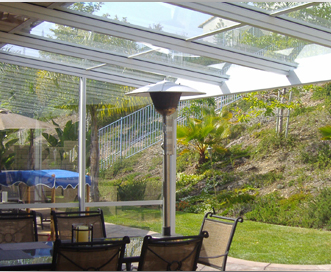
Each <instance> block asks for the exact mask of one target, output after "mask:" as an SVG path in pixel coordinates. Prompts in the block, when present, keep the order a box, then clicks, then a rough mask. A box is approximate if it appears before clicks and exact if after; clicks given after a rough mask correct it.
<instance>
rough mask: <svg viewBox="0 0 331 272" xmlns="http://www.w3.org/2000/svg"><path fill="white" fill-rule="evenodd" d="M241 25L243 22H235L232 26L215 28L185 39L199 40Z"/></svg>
mask: <svg viewBox="0 0 331 272" xmlns="http://www.w3.org/2000/svg"><path fill="white" fill-rule="evenodd" d="M241 26H243V24H234V25H232V26H228V27H223V28H220V29H217V30H214V31H210V32H207V33H204V34H201V35H198V36H194V37H191V38H187V39H186V40H185V41H193V40H197V39H202V38H205V37H209V36H212V35H216V34H218V33H222V32H225V31H229V30H232V29H236V28H238V27H241Z"/></svg>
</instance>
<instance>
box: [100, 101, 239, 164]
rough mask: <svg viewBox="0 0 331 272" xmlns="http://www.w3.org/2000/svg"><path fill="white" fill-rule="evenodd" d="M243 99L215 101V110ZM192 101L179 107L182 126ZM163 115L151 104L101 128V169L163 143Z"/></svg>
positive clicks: (178, 122) (185, 102)
mask: <svg viewBox="0 0 331 272" xmlns="http://www.w3.org/2000/svg"><path fill="white" fill-rule="evenodd" d="M238 99H240V96H239V95H227V96H222V97H218V98H215V102H216V110H218V111H219V110H221V109H222V107H224V106H225V105H227V104H230V103H232V102H234V101H236V100H238ZM189 105H190V101H181V102H180V103H179V105H178V118H177V124H183V123H184V122H185V118H183V117H182V116H181V112H182V110H183V108H184V107H186V106H189ZM162 135H163V131H162V116H161V115H160V114H159V113H157V112H156V111H155V108H154V106H153V105H148V106H146V107H144V108H142V109H140V110H138V111H135V112H133V113H131V114H129V115H127V116H125V117H122V118H121V119H119V120H117V121H115V122H113V123H111V124H109V125H107V126H105V127H103V128H100V129H99V151H100V169H107V168H108V167H110V166H112V165H113V164H114V162H115V161H117V160H118V159H120V158H128V157H131V156H132V155H134V154H136V153H138V152H141V151H143V150H144V149H146V148H148V147H150V146H152V145H154V144H156V143H158V142H160V141H161V140H162Z"/></svg>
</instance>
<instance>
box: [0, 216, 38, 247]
mask: <svg viewBox="0 0 331 272" xmlns="http://www.w3.org/2000/svg"><path fill="white" fill-rule="evenodd" d="M36 241H38V232H37V220H36V213H35V212H33V211H32V212H30V213H27V212H24V213H20V212H12V213H0V244H4V243H23V242H36Z"/></svg>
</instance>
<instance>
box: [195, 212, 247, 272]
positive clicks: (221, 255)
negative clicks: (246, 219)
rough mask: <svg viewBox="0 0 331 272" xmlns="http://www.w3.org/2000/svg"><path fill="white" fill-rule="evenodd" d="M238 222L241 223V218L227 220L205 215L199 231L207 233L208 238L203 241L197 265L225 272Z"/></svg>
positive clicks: (213, 214) (226, 218) (210, 213)
mask: <svg viewBox="0 0 331 272" xmlns="http://www.w3.org/2000/svg"><path fill="white" fill-rule="evenodd" d="M238 222H241V223H242V222H243V219H242V218H241V217H238V218H228V217H223V216H218V215H215V213H212V212H209V213H206V214H205V216H204V219H203V222H202V226H201V230H200V232H203V231H208V234H209V238H208V239H205V240H203V243H202V248H201V251H200V256H199V260H198V263H201V264H204V265H207V266H211V267H214V268H216V269H220V270H222V271H225V266H226V261H227V257H228V254H229V250H230V246H231V243H232V239H233V236H234V233H235V230H236V227H237V223H238Z"/></svg>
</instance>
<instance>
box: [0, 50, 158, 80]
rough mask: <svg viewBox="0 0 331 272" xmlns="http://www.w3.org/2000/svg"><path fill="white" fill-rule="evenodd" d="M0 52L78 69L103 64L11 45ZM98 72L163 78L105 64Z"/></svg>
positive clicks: (156, 78)
mask: <svg viewBox="0 0 331 272" xmlns="http://www.w3.org/2000/svg"><path fill="white" fill-rule="evenodd" d="M0 50H1V51H4V52H6V53H11V54H15V55H23V56H28V57H33V58H38V59H41V60H47V61H52V62H54V63H57V64H58V63H60V64H66V65H72V66H75V67H79V68H84V69H87V68H92V67H96V66H99V65H103V64H104V63H101V62H96V61H91V60H88V59H81V58H76V57H72V56H68V55H61V54H55V53H50V52H46V51H42V50H36V49H32V48H28V47H21V46H16V45H12V44H7V45H5V46H4V47H2V48H1V49H0ZM98 71H100V72H105V73H109V74H114V73H117V74H120V75H132V76H137V77H143V78H144V79H146V78H148V79H154V80H155V81H156V82H157V81H161V80H163V79H164V76H162V75H159V74H154V73H147V72H143V71H140V70H135V69H128V68H125V67H122V66H119V65H111V64H107V65H106V66H102V67H98Z"/></svg>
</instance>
